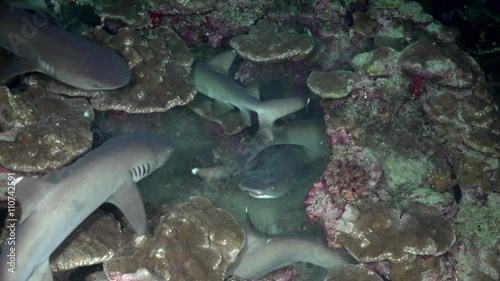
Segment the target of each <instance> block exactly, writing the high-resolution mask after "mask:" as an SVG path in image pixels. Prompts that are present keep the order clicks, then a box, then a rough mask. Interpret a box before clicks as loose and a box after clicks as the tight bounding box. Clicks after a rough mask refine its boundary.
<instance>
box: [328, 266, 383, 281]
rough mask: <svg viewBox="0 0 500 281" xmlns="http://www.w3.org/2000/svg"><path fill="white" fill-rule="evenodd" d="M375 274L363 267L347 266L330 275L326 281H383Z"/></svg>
mask: <svg viewBox="0 0 500 281" xmlns="http://www.w3.org/2000/svg"><path fill="white" fill-rule="evenodd" d="M382 280H383V279H382V277H380V276H378V275H377V274H376V273H375V272H373V271H371V270H369V269H367V268H365V267H363V266H361V265H352V264H346V265H343V266H342V267H341V268H339V269H337V270H335V271H333V272H332V273H330V274H329V275H328V276H327V277H326V279H325V281H382Z"/></svg>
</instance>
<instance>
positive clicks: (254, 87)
mask: <svg viewBox="0 0 500 281" xmlns="http://www.w3.org/2000/svg"><path fill="white" fill-rule="evenodd" d="M247 91H248V93H249V94H250V95H251V96H253V97H254V98H256V99H258V100H260V85H259V82H257V81H253V82H251V83H250V84H248V86H247Z"/></svg>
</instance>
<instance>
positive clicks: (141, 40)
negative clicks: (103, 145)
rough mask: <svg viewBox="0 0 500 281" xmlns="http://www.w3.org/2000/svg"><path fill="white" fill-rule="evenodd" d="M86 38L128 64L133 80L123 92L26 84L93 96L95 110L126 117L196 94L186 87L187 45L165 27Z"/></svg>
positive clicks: (36, 80)
mask: <svg viewBox="0 0 500 281" xmlns="http://www.w3.org/2000/svg"><path fill="white" fill-rule="evenodd" d="M89 37H90V38H91V39H92V40H95V41H98V42H101V43H104V44H106V45H108V46H110V47H111V48H112V49H114V50H117V52H118V53H120V54H121V55H122V56H123V57H124V58H125V60H126V61H127V62H128V64H129V66H130V68H131V72H132V80H131V81H130V83H129V84H128V85H126V86H125V87H123V88H120V89H117V90H113V91H105V92H96V91H82V90H80V89H75V88H70V87H65V86H64V85H60V83H55V82H54V81H52V80H48V79H44V78H41V79H40V78H38V77H40V76H36V77H31V78H29V80H27V81H26V83H27V84H28V85H30V86H34V87H37V88H43V89H48V90H50V91H51V92H54V93H59V94H64V95H69V96H81V95H83V96H92V98H91V104H92V107H94V108H95V109H97V110H102V111H104V110H118V111H124V112H128V113H151V112H162V111H167V110H168V109H170V108H172V107H174V106H179V105H185V104H186V103H188V102H190V101H191V100H192V99H193V98H194V96H195V94H196V90H195V88H194V86H193V85H191V84H190V83H189V71H190V69H191V64H192V62H193V59H192V57H191V53H190V50H189V48H188V47H187V46H186V44H185V43H184V42H183V41H182V40H181V39H180V38H179V37H178V36H177V35H176V34H175V32H174V31H173V30H172V29H171V28H168V27H165V26H162V27H158V28H156V29H151V30H144V31H138V30H134V29H131V28H122V29H120V30H119V31H118V33H117V34H116V35H110V34H108V33H107V32H106V31H104V30H103V29H102V28H96V29H94V30H93V32H92V33H91V34H89Z"/></svg>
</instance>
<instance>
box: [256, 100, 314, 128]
mask: <svg viewBox="0 0 500 281" xmlns="http://www.w3.org/2000/svg"><path fill="white" fill-rule="evenodd" d="M308 104H309V99H308V98H284V99H275V100H270V101H266V102H263V103H261V104H260V105H259V107H258V108H257V109H256V112H257V115H258V116H259V128H267V129H269V130H270V131H271V132H272V131H273V125H274V122H275V121H276V120H278V119H279V118H281V117H284V116H287V115H289V114H291V113H294V112H296V111H299V110H301V109H302V108H304V107H305V106H306V105H308Z"/></svg>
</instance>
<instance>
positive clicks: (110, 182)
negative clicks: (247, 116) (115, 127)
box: [0, 133, 173, 281]
mask: <svg viewBox="0 0 500 281" xmlns="http://www.w3.org/2000/svg"><path fill="white" fill-rule="evenodd" d="M172 151H173V147H172V145H171V144H170V142H169V141H168V140H167V139H166V138H165V137H162V136H157V135H151V134H146V133H142V134H131V135H124V136H119V137H115V138H112V139H110V140H108V141H106V142H105V143H103V144H102V145H101V146H99V147H98V148H96V149H94V150H92V151H91V152H89V153H87V154H86V155H84V156H83V157H81V158H79V159H78V160H76V161H75V162H74V163H73V164H71V165H69V166H67V167H64V168H61V169H59V170H56V171H54V172H52V173H49V174H47V175H45V176H43V177H42V178H39V179H36V178H23V179H22V180H21V181H20V182H19V183H18V184H17V185H16V188H15V195H14V196H15V198H16V199H18V200H19V201H20V203H21V208H22V218H21V219H20V220H19V222H18V225H16V226H15V244H13V245H11V244H9V243H7V244H6V245H5V246H4V248H3V250H2V255H1V256H0V280H2V281H3V280H5V281H26V280H29V281H35V280H36V281H52V280H53V277H52V272H51V267H50V264H49V257H50V255H51V254H52V252H53V251H54V250H55V249H56V248H57V247H58V246H59V245H60V244H61V243H62V242H63V241H64V239H66V237H68V236H69V235H70V233H71V232H72V231H73V230H74V229H75V228H76V227H77V226H78V225H79V224H80V223H81V222H82V221H83V220H85V218H87V217H88V216H89V215H90V214H91V213H92V212H94V211H95V210H96V209H97V208H99V207H100V206H101V205H102V204H103V203H105V202H109V203H111V204H113V205H115V206H117V207H118V208H119V209H120V210H121V211H122V213H123V214H124V215H125V217H126V218H127V221H128V222H129V223H130V225H131V226H132V227H133V228H134V229H135V231H136V232H137V233H138V234H139V235H143V234H145V233H146V232H147V225H146V223H147V219H146V213H145V210H144V204H143V201H142V197H141V194H140V193H139V190H138V188H137V186H136V184H135V183H136V182H137V181H139V180H141V179H142V178H144V177H146V176H148V175H149V174H151V173H152V172H153V171H155V170H156V169H158V168H159V167H161V166H162V165H163V164H164V163H165V161H166V160H167V159H168V158H169V156H170V154H171V153H172ZM9 226H11V225H9ZM13 227H14V226H13ZM10 229H12V228H10Z"/></svg>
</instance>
